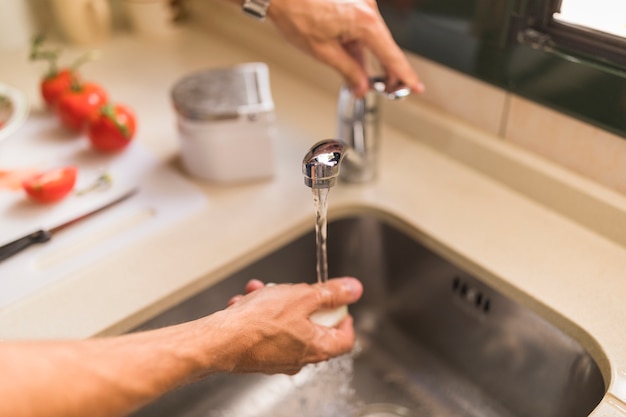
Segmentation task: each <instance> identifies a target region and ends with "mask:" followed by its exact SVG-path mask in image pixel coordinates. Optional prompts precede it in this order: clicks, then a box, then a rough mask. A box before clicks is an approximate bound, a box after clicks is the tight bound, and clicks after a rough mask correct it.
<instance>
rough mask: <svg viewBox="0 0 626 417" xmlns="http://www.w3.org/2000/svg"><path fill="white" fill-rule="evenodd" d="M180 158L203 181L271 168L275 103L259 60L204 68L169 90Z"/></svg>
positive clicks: (267, 173)
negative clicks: (177, 134)
mask: <svg viewBox="0 0 626 417" xmlns="http://www.w3.org/2000/svg"><path fill="white" fill-rule="evenodd" d="M172 101H173V104H174V108H175V109H176V113H177V116H178V117H177V124H178V130H179V133H180V144H181V159H182V162H183V165H184V167H185V169H186V171H187V172H188V173H189V174H191V175H192V176H194V177H197V178H199V179H202V180H208V181H216V182H238V181H247V180H257V179H264V178H269V177H271V176H272V175H273V173H274V144H273V142H274V136H275V132H274V130H275V129H274V102H273V101H272V95H271V91H270V82H269V69H268V67H267V65H266V64H264V63H246V64H241V65H237V66H234V67H229V68H215V69H207V70H203V71H199V72H195V73H193V74H190V75H187V76H185V77H183V78H182V79H181V80H179V81H178V82H177V83H176V84H175V85H174V87H173V89H172Z"/></svg>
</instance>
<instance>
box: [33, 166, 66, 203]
mask: <svg viewBox="0 0 626 417" xmlns="http://www.w3.org/2000/svg"><path fill="white" fill-rule="evenodd" d="M77 174H78V168H76V167H75V166H67V167H63V168H56V169H52V170H50V171H46V172H43V173H40V174H36V175H33V176H32V177H29V178H27V179H25V180H24V181H23V182H22V187H23V188H24V191H26V194H28V196H29V197H30V198H32V199H33V200H35V201H37V202H39V203H55V202H57V201H60V200H62V199H63V198H65V197H66V196H67V195H68V194H69V193H70V192H71V191H72V190H73V189H74V185H75V184H76V176H77Z"/></svg>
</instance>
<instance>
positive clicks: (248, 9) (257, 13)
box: [243, 0, 270, 20]
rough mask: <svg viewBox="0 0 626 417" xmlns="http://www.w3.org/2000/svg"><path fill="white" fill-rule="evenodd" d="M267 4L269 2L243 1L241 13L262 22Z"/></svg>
mask: <svg viewBox="0 0 626 417" xmlns="http://www.w3.org/2000/svg"><path fill="white" fill-rule="evenodd" d="M269 4H270V1H269V0H245V1H244V3H243V11H244V13H246V14H248V15H250V16H252V17H255V18H257V19H260V20H264V19H265V15H266V14H267V8H268V6H269Z"/></svg>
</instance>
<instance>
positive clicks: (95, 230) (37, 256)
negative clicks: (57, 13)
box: [0, 113, 207, 308]
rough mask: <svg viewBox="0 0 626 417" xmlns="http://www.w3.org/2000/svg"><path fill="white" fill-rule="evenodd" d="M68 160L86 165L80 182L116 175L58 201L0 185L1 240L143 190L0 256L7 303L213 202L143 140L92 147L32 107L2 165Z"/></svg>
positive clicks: (0, 299) (1, 293)
mask: <svg viewBox="0 0 626 417" xmlns="http://www.w3.org/2000/svg"><path fill="white" fill-rule="evenodd" d="M69 164H73V165H76V166H77V167H78V169H79V175H78V180H77V185H76V189H82V188H83V187H85V186H86V185H87V184H90V183H91V182H92V181H94V180H95V179H96V178H97V177H98V175H100V174H101V173H102V172H103V171H106V172H108V173H109V174H110V175H111V176H112V178H113V183H112V186H111V187H110V188H108V189H106V190H103V191H96V192H90V193H87V194H85V195H82V196H76V195H70V196H68V197H67V198H66V199H64V200H62V201H61V202H59V203H55V204H52V205H41V204H37V203H35V202H32V201H30V200H29V199H28V198H26V196H25V194H24V193H23V192H22V191H21V190H20V191H8V190H2V189H0V246H1V245H4V244H6V243H8V242H11V241H13V240H15V239H17V238H19V237H22V236H24V235H26V234H28V233H31V232H33V231H36V230H39V229H48V228H51V227H54V226H55V225H58V224H60V223H63V222H65V221H67V220H70V219H73V218H75V217H77V216H80V215H81V214H83V213H85V212H88V211H90V210H92V209H94V208H96V207H99V206H101V205H103V204H106V203H107V202H109V201H112V200H114V199H115V198H117V197H119V196H120V195H122V194H123V193H125V192H127V191H128V190H130V189H132V188H135V187H136V188H137V190H138V192H137V193H136V194H134V195H133V196H131V197H130V198H128V199H127V200H124V201H123V202H121V203H119V204H117V205H115V206H113V207H111V208H108V209H107V210H105V211H103V212H100V213H98V214H96V215H95V216H92V217H90V218H88V219H85V220H84V221H81V222H80V223H77V224H74V225H72V226H71V227H69V228H67V229H64V230H63V231H61V232H59V233H58V234H56V235H55V236H54V237H53V239H52V240H50V241H49V242H47V243H44V244H38V245H33V246H31V247H30V248H28V249H26V250H24V251H22V252H21V253H19V254H17V255H15V256H13V257H11V258H9V259H7V260H5V261H2V262H0V308H2V307H3V306H6V305H8V304H9V303H11V302H14V301H16V300H18V299H19V298H21V297H24V296H27V295H29V294H31V293H33V292H35V291H38V290H40V289H41V288H43V287H44V286H46V285H49V284H51V283H53V282H55V281H56V280H59V279H62V278H63V277H64V276H66V275H67V274H69V273H71V272H73V271H76V270H78V269H80V268H82V267H84V266H86V265H88V264H89V263H90V262H93V261H94V260H96V259H98V258H101V257H102V256H105V255H107V254H109V253H112V252H114V251H116V250H120V249H121V248H123V247H124V246H125V245H130V244H132V243H134V242H136V241H137V239H140V238H145V237H146V236H148V235H149V234H150V233H154V232H155V231H157V230H159V229H161V228H163V227H166V226H169V225H171V224H173V223H175V222H177V221H180V220H182V219H183V218H185V217H187V216H189V215H191V214H192V213H194V212H196V211H198V210H200V209H201V208H203V207H205V206H206V204H207V198H206V197H205V195H204V194H203V193H201V192H200V190H198V188H197V187H195V186H194V185H193V184H192V183H191V182H190V181H188V180H187V179H186V178H185V177H184V176H182V175H181V174H179V173H178V172H177V171H176V170H174V169H172V168H171V167H169V166H167V165H165V164H164V163H163V162H162V161H160V160H159V159H158V158H157V157H156V156H155V155H153V154H151V153H150V152H149V151H148V150H147V149H145V148H144V147H142V146H141V145H140V143H139V142H138V141H137V140H136V141H134V142H133V143H131V145H130V146H129V148H127V149H126V150H125V151H123V152H122V153H120V154H116V155H103V154H100V153H97V152H95V151H93V150H92V149H91V148H90V145H89V140H88V139H87V137H86V136H85V135H76V134H73V133H70V132H68V131H66V130H65V129H64V128H62V127H61V126H60V125H59V122H58V120H57V119H56V118H55V117H54V116H53V115H51V114H49V113H43V114H32V115H31V116H30V117H29V118H28V120H27V122H26V123H25V124H24V126H23V127H22V128H20V130H19V131H18V132H16V133H15V134H14V135H12V136H11V137H10V138H9V139H8V140H6V141H4V142H3V143H2V144H1V145H0V170H2V169H4V170H6V169H17V168H37V169H45V168H53V167H59V166H64V165H69Z"/></svg>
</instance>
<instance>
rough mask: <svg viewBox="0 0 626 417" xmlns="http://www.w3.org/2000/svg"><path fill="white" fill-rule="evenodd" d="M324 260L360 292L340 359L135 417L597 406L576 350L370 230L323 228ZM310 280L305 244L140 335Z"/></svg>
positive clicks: (351, 222)
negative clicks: (262, 285)
mask: <svg viewBox="0 0 626 417" xmlns="http://www.w3.org/2000/svg"><path fill="white" fill-rule="evenodd" d="M394 223H395V222H394ZM328 254H329V271H330V276H341V275H353V276H357V277H359V278H360V279H361V280H362V281H363V283H364V288H365V293H364V295H363V298H362V300H361V301H359V303H358V304H356V305H354V306H352V307H351V308H350V310H351V312H352V314H353V315H354V317H355V326H356V328H357V332H358V342H357V348H356V349H355V351H354V352H353V353H352V354H351V355H347V356H346V357H343V358H338V359H335V360H332V361H330V362H328V363H324V364H321V365H317V366H309V367H306V368H305V369H304V370H303V371H302V372H301V373H299V374H298V375H296V376H293V377H289V376H285V375H275V376H267V375H221V374H220V375H214V376H211V377H209V378H207V379H205V380H203V381H200V382H198V383H194V384H192V385H188V386H186V387H183V388H181V389H179V390H177V391H174V392H172V393H169V394H167V395H165V396H164V397H162V398H161V399H159V400H157V401H155V402H154V403H152V404H149V405H148V406H146V407H145V408H144V409H142V410H140V411H139V412H137V413H136V414H135V415H134V417H144V416H150V417H161V416H169V417H171V416H185V417H192V416H193V417H200V416H204V417H261V416H263V417H280V416H285V417H287V416H289V417H295V416H307V417H352V416H356V415H358V416H366V415H371V416H377V417H389V416H400V415H402V416H414V417H421V416H437V417H447V416H454V417H462V416H480V417H491V416H500V417H504V416H507V417H509V416H511V417H512V416H515V417H579V416H587V415H588V414H589V413H590V412H591V411H592V410H593V409H594V408H595V406H596V405H597V404H598V403H599V402H600V400H601V399H602V397H603V396H604V393H605V392H606V388H605V383H604V381H603V378H602V375H601V372H600V370H599V368H598V365H597V364H596V362H595V361H594V359H593V358H592V357H591V355H590V354H589V353H588V352H586V351H585V349H583V347H582V346H581V345H580V343H579V342H577V341H576V340H574V339H572V338H571V337H569V336H568V335H567V334H565V333H564V332H563V331H561V330H559V329H558V328H556V327H555V326H553V325H552V324H551V323H549V322H548V321H546V320H545V319H543V318H542V317H540V316H539V315H538V314H536V313H535V312H533V311H531V310H529V309H528V308H526V307H524V306H522V305H521V304H519V303H517V302H515V301H513V300H511V299H509V298H507V297H505V296H504V295H503V294H501V293H499V292H498V291H496V290H494V288H490V287H489V286H488V285H486V284H485V283H483V282H481V280H480V279H478V278H477V277H475V276H472V275H470V274H468V273H466V272H464V271H463V270H461V269H459V268H458V267H456V266H455V265H453V264H452V263H451V262H449V261H447V260H446V259H444V258H443V257H441V256H439V255H437V254H436V253H434V252H433V251H431V250H429V249H427V248H426V247H425V246H424V245H422V244H421V243H419V242H417V241H416V240H415V239H413V238H411V237H409V236H408V235H407V234H405V233H403V232H402V231H400V230H398V229H397V228H396V227H394V226H391V225H390V224H388V223H387V222H386V221H384V220H381V218H379V217H378V216H376V215H365V216H359V217H353V218H345V219H340V220H335V221H332V222H330V223H329V226H328ZM314 277H315V238H314V235H313V233H309V234H307V235H306V236H303V237H301V238H300V239H297V240H295V241H294V242H292V243H290V244H288V245H286V246H285V247H283V248H282V249H279V250H277V251H276V252H274V253H272V254H270V255H269V256H267V257H266V258H264V259H262V260H260V261H258V262H256V263H254V264H253V265H250V266H249V267H247V268H245V269H243V270H242V271H240V272H239V273H237V274H235V275H233V276H231V277H229V278H228V279H226V280H224V281H222V282H221V283H219V284H217V285H216V286H213V287H211V288H209V289H207V290H205V291H204V292H202V293H200V294H198V295H196V296H194V297H193V298H191V299H189V300H187V301H185V302H183V303H182V304H180V305H178V306H176V307H175V308H173V309H171V310H170V311H167V312H165V313H164V314H162V315H160V316H158V317H156V318H154V319H153V320H151V321H149V322H147V323H145V324H144V325H142V326H141V327H140V329H147V328H154V327H159V326H163V325H166V324H171V323H176V322H180V321H184V320H189V319H193V318H196V317H200V316H202V315H206V314H208V313H211V312H213V311H215V310H218V309H222V308H224V306H225V305H226V303H227V301H228V299H229V298H230V297H231V296H232V295H233V294H237V293H240V292H241V291H242V288H243V287H244V284H245V283H246V282H247V280H248V279H250V278H259V279H262V280H265V281H274V282H289V281H291V282H293V281H308V282H314V280H315V278H314ZM368 404H378V405H376V407H378V409H377V410H376V411H372V412H371V413H368V412H367V411H363V410H365V409H366V406H367V405H368ZM359 410H361V411H359ZM383 410H387V411H383Z"/></svg>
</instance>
